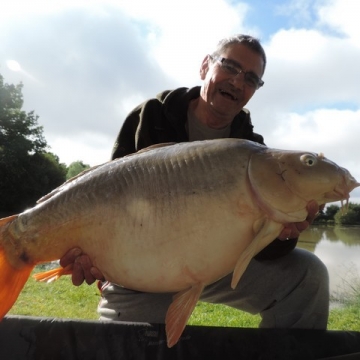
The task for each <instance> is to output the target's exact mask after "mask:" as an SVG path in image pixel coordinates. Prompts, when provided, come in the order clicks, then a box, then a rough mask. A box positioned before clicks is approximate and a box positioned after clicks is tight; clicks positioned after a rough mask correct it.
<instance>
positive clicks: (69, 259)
mask: <svg viewBox="0 0 360 360" xmlns="http://www.w3.org/2000/svg"><path fill="white" fill-rule="evenodd" d="M81 253H82V251H81V249H80V248H73V249H70V250H69V251H68V252H67V253H66V254H65V255H64V256H63V257H62V258H61V259H60V265H61V266H62V267H63V268H65V267H67V266H68V265H70V264H73V263H74V262H75V260H76V258H77V257H78V256H80V255H81Z"/></svg>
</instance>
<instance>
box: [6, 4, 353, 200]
mask: <svg viewBox="0 0 360 360" xmlns="http://www.w3.org/2000/svg"><path fill="white" fill-rule="evenodd" d="M359 15H360V1H358V0H274V1H266V0H247V1H236V0H212V1H211V2H210V1H208V0H191V1H190V0H181V1H169V0H152V1H149V0H132V1H129V0H62V1H49V0H32V1H28V0H12V1H11V2H9V1H7V0H0V44H1V45H0V74H1V75H2V76H3V77H4V81H5V82H6V83H8V84H18V83H20V82H22V83H23V86H24V87H23V96H24V107H23V109H24V110H25V111H32V110H34V111H35V113H36V114H37V115H38V116H39V120H38V122H39V124H40V125H41V126H43V128H44V136H45V138H46V141H47V143H48V144H49V146H50V149H49V151H51V152H53V153H54V154H56V155H57V156H59V158H60V162H63V163H66V164H67V165H69V164H70V163H71V162H73V161H78V160H81V161H83V162H84V163H86V164H89V165H91V166H92V165H97V164H100V163H103V162H105V161H107V160H109V158H110V153H111V149H112V146H113V143H114V140H115V138H116V136H117V133H118V131H119V129H120V127H121V125H122V122H123V120H124V118H125V117H126V115H127V113H128V112H129V111H131V110H132V109H133V108H134V107H135V106H137V105H138V104H139V103H141V102H142V101H144V100H146V99H148V98H151V97H154V96H155V95H156V94H157V93H159V92H160V91H163V90H165V89H174V88H177V87H180V86H185V87H191V86H195V85H201V80H200V78H199V69H200V64H201V61H202V60H203V58H204V57H205V55H206V54H208V53H210V52H212V51H213V49H214V47H215V45H216V44H217V42H218V41H219V40H220V39H222V38H223V37H226V36H229V35H233V34H236V33H246V34H250V35H253V36H256V37H258V38H259V39H260V41H261V43H262V44H263V46H264V48H265V51H266V53H267V61H268V62H267V69H266V72H265V75H264V77H263V80H264V81H265V85H264V87H262V88H261V89H259V90H258V91H257V92H256V93H255V95H254V97H253V98H252V99H251V100H250V101H249V103H248V104H247V106H246V107H247V108H248V109H249V110H250V111H251V116H252V122H253V125H254V127H255V131H256V132H258V133H260V134H262V135H263V136H264V138H265V142H266V144H267V145H268V146H269V147H273V148H278V149H290V150H306V151H314V152H322V153H324V154H325V156H326V157H327V158H329V159H331V160H333V161H335V162H336V163H338V164H339V165H341V166H343V167H345V168H347V169H348V170H349V171H350V172H351V173H352V174H353V175H354V176H355V177H356V178H357V179H358V180H359V181H360V155H359V154H360V66H359V63H360V62H359V60H360V31H359V28H358V21H359V20H358V19H359ZM351 201H356V202H360V190H354V192H353V193H352V199H351Z"/></svg>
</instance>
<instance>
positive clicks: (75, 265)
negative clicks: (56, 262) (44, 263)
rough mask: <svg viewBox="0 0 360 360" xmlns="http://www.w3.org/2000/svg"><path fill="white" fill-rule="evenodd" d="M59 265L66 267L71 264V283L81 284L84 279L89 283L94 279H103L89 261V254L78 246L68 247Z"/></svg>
mask: <svg viewBox="0 0 360 360" xmlns="http://www.w3.org/2000/svg"><path fill="white" fill-rule="evenodd" d="M60 265H61V266H62V267H66V266H68V265H72V283H73V284H74V285H76V286H79V285H81V284H82V283H83V282H84V280H85V281H86V283H87V284H89V285H91V284H92V283H93V282H95V281H96V280H105V278H104V275H103V274H102V273H101V272H100V270H99V269H98V268H96V267H94V266H92V263H91V261H90V258H89V256H87V255H86V254H84V253H83V252H82V250H81V249H80V248H73V249H70V250H69V251H68V252H67V253H66V254H65V255H64V256H63V257H62V258H61V259H60Z"/></svg>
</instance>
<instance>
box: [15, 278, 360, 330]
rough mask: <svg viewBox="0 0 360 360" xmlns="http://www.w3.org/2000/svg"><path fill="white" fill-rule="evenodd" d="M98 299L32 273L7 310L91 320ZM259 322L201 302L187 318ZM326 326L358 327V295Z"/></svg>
mask: <svg viewBox="0 0 360 360" xmlns="http://www.w3.org/2000/svg"><path fill="white" fill-rule="evenodd" d="M99 300H100V294H99V290H98V288H97V286H96V285H95V284H94V285H91V286H88V285H86V284H85V285H84V284H83V285H81V286H79V287H75V286H73V285H72V283H71V279H70V277H69V276H65V277H62V278H60V279H59V280H57V281H55V282H52V283H49V284H47V283H39V282H36V281H35V280H34V279H33V278H32V277H31V278H30V279H29V280H28V282H27V283H26V285H25V287H24V289H23V291H22V292H21V294H20V296H19V298H18V300H17V301H16V303H15V305H14V306H13V307H12V309H11V311H10V312H9V314H12V315H28V316H45V317H53V318H67V319H88V320H94V319H97V318H98V314H97V312H96V308H97V304H98V302H99ZM259 323H260V316H259V315H250V314H248V313H245V312H242V311H238V310H235V309H233V308H230V307H228V306H224V305H214V304H208V303H203V302H199V303H198V304H197V306H196V308H195V310H194V312H193V314H192V316H191V318H190V320H189V324H190V325H207V326H224V327H251V328H256V327H258V325H259ZM328 329H329V330H353V331H360V298H356V299H353V300H352V301H350V302H349V301H348V302H347V303H346V305H345V306H344V307H342V308H337V309H333V310H331V312H330V318H329V324H328Z"/></svg>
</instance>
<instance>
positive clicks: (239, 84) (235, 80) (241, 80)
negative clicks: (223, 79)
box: [229, 72, 245, 90]
mask: <svg viewBox="0 0 360 360" xmlns="http://www.w3.org/2000/svg"><path fill="white" fill-rule="evenodd" d="M229 82H230V84H232V85H233V86H234V87H236V88H237V89H240V90H242V89H243V88H244V85H245V74H244V73H243V72H240V73H238V74H236V75H234V76H232V77H231V78H230V79H229Z"/></svg>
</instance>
